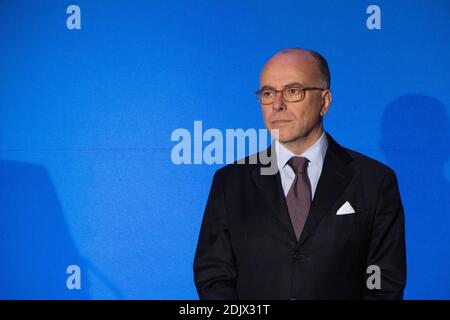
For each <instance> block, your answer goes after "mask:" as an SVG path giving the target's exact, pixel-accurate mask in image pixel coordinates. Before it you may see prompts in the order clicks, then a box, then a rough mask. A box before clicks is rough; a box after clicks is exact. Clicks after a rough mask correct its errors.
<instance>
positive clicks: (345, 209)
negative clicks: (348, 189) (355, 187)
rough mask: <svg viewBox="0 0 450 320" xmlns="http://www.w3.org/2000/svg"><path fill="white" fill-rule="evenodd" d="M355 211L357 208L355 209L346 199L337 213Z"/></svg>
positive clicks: (351, 212)
mask: <svg viewBox="0 0 450 320" xmlns="http://www.w3.org/2000/svg"><path fill="white" fill-rule="evenodd" d="M353 213H355V209H353V207H352V205H351V204H350V203H349V202H348V201H346V202H345V203H344V204H343V205H342V206H341V207H340V208H339V210H338V211H336V215H343V214H353Z"/></svg>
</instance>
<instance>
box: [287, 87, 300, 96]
mask: <svg viewBox="0 0 450 320" xmlns="http://www.w3.org/2000/svg"><path fill="white" fill-rule="evenodd" d="M301 91H302V90H301V89H300V88H289V89H288V94H289V95H291V96H295V95H299V94H300V93H301Z"/></svg>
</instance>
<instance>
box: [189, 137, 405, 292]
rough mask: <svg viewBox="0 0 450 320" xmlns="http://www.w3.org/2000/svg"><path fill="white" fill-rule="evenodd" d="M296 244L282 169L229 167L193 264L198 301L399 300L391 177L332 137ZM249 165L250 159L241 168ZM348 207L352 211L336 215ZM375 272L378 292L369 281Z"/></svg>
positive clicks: (399, 232)
mask: <svg viewBox="0 0 450 320" xmlns="http://www.w3.org/2000/svg"><path fill="white" fill-rule="evenodd" d="M327 137H328V142H329V143H328V149H327V152H326V155H325V159H324V163H323V168H322V174H321V176H320V179H319V182H318V185H317V189H316V193H315V196H314V200H313V202H312V204H311V209H310V212H309V215H308V218H307V221H306V224H305V227H304V229H303V232H302V234H301V237H300V239H299V241H297V239H296V238H295V234H294V231H293V228H292V225H291V222H290V218H289V214H288V210H287V206H286V202H285V197H284V194H283V190H282V186H281V178H280V174H279V172H278V173H277V174H276V175H261V174H260V168H261V166H262V165H261V164H260V163H258V164H232V165H228V166H226V167H224V168H222V169H220V170H218V171H217V172H216V174H215V176H214V180H213V183H212V187H211V192H210V195H209V198H208V203H207V205H206V209H205V213H204V217H203V222H202V226H201V231H200V235H199V239H198V245H197V250H196V254H195V260H194V278H195V285H196V287H197V291H198V294H199V296H200V298H201V299H401V298H402V297H403V289H404V287H405V282H406V258H405V235H404V216H403V206H402V202H401V199H400V194H399V190H398V185H397V180H396V176H395V173H394V172H393V171H392V170H391V169H390V168H388V167H387V166H385V165H383V164H381V163H380V162H377V161H375V160H373V159H370V158H368V157H366V156H364V155H361V154H359V153H356V152H354V151H351V150H348V149H345V148H343V147H341V146H340V145H338V144H337V143H336V142H335V141H334V140H333V139H332V137H331V136H330V135H328V134H327ZM247 163H248V161H247ZM346 201H348V202H350V204H351V205H352V207H353V208H354V209H355V211H356V213H355V214H349V215H336V211H337V210H338V209H339V208H340V207H341V205H343V204H344V203H345V202H346ZM370 265H377V266H379V268H380V271H381V289H372V290H369V289H368V287H367V285H366V281H367V278H368V277H369V276H371V274H372V272H373V271H370V272H369V273H367V267H368V266H370Z"/></svg>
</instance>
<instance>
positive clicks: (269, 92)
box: [262, 91, 273, 98]
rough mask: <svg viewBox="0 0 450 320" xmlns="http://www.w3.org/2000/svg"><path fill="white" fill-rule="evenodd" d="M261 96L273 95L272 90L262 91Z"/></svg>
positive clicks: (268, 96)
mask: <svg viewBox="0 0 450 320" xmlns="http://www.w3.org/2000/svg"><path fill="white" fill-rule="evenodd" d="M262 96H263V97H264V98H270V97H271V96H273V92H272V91H263V92H262Z"/></svg>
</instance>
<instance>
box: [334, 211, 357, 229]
mask: <svg viewBox="0 0 450 320" xmlns="http://www.w3.org/2000/svg"><path fill="white" fill-rule="evenodd" d="M361 214H362V212H355V213H351V214H342V215H336V214H334V215H330V216H329V217H328V219H327V223H326V224H327V225H328V226H331V227H343V226H344V227H345V226H351V225H354V224H355V223H358V216H359V215H361Z"/></svg>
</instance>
